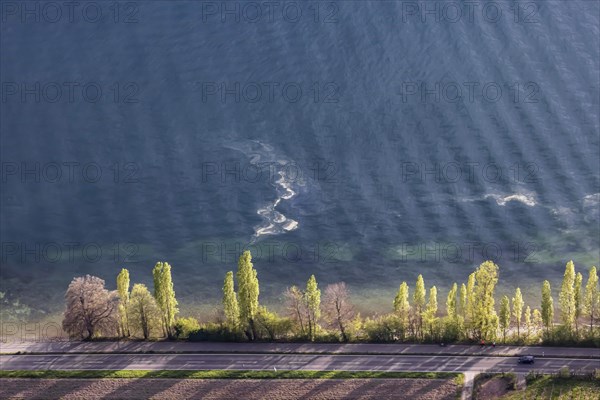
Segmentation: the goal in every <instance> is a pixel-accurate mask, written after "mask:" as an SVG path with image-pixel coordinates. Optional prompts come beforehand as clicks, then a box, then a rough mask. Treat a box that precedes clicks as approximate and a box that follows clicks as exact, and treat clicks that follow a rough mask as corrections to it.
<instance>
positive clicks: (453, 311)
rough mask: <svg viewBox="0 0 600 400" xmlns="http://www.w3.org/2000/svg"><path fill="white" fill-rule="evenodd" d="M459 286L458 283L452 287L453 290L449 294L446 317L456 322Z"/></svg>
mask: <svg viewBox="0 0 600 400" xmlns="http://www.w3.org/2000/svg"><path fill="white" fill-rule="evenodd" d="M457 289H458V286H457V285H456V283H454V284H453V285H452V288H451V289H450V291H449V292H448V297H446V315H448V318H450V319H452V320H454V319H455V318H456V317H457V316H458V309H457V305H456V291H457Z"/></svg>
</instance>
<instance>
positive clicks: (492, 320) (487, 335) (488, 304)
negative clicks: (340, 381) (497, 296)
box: [472, 261, 498, 340]
mask: <svg viewBox="0 0 600 400" xmlns="http://www.w3.org/2000/svg"><path fill="white" fill-rule="evenodd" d="M497 283H498V266H497V265H496V264H494V263H493V262H492V261H485V262H483V263H482V264H481V265H480V266H479V267H478V268H477V270H476V271H475V285H474V287H473V295H472V303H473V306H472V308H473V326H474V328H475V333H476V335H477V337H478V338H480V339H482V340H489V339H493V338H494V336H495V334H496V331H497V329H498V316H497V315H496V310H495V308H494V290H495V288H496V284H497Z"/></svg>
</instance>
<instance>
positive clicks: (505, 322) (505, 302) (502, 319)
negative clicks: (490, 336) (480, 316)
mask: <svg viewBox="0 0 600 400" xmlns="http://www.w3.org/2000/svg"><path fill="white" fill-rule="evenodd" d="M498 322H499V324H500V329H501V330H502V342H503V343H506V330H507V329H509V328H510V300H509V298H508V296H504V297H502V300H500V312H499V314H498Z"/></svg>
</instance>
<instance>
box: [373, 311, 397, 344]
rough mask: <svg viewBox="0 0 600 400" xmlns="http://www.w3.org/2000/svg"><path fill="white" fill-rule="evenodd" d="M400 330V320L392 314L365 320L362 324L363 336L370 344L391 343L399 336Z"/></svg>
mask: <svg viewBox="0 0 600 400" xmlns="http://www.w3.org/2000/svg"><path fill="white" fill-rule="evenodd" d="M401 329H402V327H401V323H400V320H399V319H398V318H397V317H396V316H395V315H392V314H388V315H383V316H381V317H377V318H375V319H370V318H367V319H366V320H365V323H364V330H365V334H366V335H367V338H368V339H369V340H370V341H371V342H393V341H394V340H397V339H398V337H399V336H400V333H401Z"/></svg>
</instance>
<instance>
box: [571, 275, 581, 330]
mask: <svg viewBox="0 0 600 400" xmlns="http://www.w3.org/2000/svg"><path fill="white" fill-rule="evenodd" d="M582 282H583V275H581V272H578V273H577V274H576V275H575V283H574V286H573V291H574V297H575V336H577V337H579V318H580V317H581V311H582V305H583V292H582V291H581V283H582Z"/></svg>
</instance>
